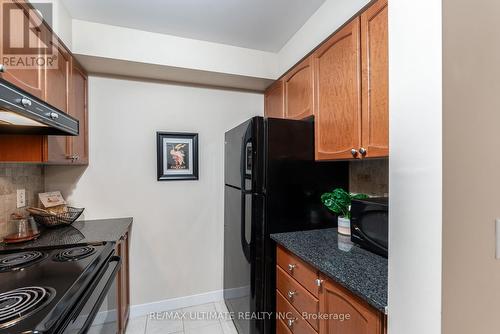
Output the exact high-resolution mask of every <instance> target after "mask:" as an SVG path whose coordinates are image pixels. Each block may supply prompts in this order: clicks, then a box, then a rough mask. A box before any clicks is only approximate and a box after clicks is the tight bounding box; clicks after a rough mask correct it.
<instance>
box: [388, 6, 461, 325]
mask: <svg viewBox="0 0 500 334" xmlns="http://www.w3.org/2000/svg"><path fill="white" fill-rule="evenodd" d="M441 30H442V17H441V1H440V0H421V1H411V0H399V1H391V2H390V4H389V91H390V94H389V96H390V98H389V107H390V116H389V121H390V129H389V131H390V132H389V133H390V151H391V158H390V162H389V193H390V212H389V219H390V222H391V224H390V230H389V244H390V248H389V333H390V334H421V333H426V334H437V333H440V332H441V257H442V256H441V253H442V252H441V247H442V240H441V236H442V87H441V83H442V61H441V56H442V37H441ZM457 293H458V291H457Z"/></svg>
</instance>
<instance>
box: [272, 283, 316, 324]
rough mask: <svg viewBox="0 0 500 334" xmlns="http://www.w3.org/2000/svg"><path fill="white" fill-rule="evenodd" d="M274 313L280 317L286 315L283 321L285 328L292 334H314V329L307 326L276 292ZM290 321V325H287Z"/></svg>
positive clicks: (298, 314)
mask: <svg viewBox="0 0 500 334" xmlns="http://www.w3.org/2000/svg"><path fill="white" fill-rule="evenodd" d="M276 312H278V313H280V314H281V315H286V317H287V318H286V319H283V321H284V322H285V323H286V325H287V327H288V328H289V329H290V331H291V332H292V333H294V334H316V331H315V330H314V328H312V327H311V325H309V323H308V322H307V321H306V320H305V319H304V318H302V316H301V315H300V313H299V312H297V310H295V309H294V308H293V306H292V305H290V303H289V302H287V301H286V299H285V297H283V295H282V294H281V293H280V292H279V291H278V290H276ZM288 321H291V323H287V322H288Z"/></svg>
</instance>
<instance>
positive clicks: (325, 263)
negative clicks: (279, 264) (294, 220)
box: [271, 229, 387, 313]
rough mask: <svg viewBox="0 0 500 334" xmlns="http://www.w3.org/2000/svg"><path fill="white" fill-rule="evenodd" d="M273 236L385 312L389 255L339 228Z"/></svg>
mask: <svg viewBox="0 0 500 334" xmlns="http://www.w3.org/2000/svg"><path fill="white" fill-rule="evenodd" d="M271 238H272V239H273V240H274V241H276V242H277V243H278V244H280V245H282V246H283V247H285V248H286V249H288V250H289V251H290V252H292V253H293V254H295V255H297V256H298V257H299V258H301V259H302V260H304V261H306V262H307V263H309V264H310V265H312V266H313V267H315V268H317V269H318V270H319V271H320V272H322V273H323V274H325V275H326V276H328V277H330V278H331V279H332V280H334V281H335V282H337V283H339V284H340V285H342V286H344V287H345V288H346V289H348V290H350V291H351V292H352V293H354V294H355V295H357V296H359V297H360V298H361V299H363V300H365V301H366V302H367V303H368V304H370V305H372V306H373V307H375V308H377V309H378V310H380V311H381V312H384V313H385V308H386V306H387V259H386V258H383V257H381V256H378V255H376V254H373V253H371V252H368V251H367V250H364V249H362V248H360V247H358V246H357V245H354V244H352V243H351V241H350V237H344V236H340V235H339V234H338V233H337V229H326V230H312V231H301V232H289V233H278V234H273V235H271Z"/></svg>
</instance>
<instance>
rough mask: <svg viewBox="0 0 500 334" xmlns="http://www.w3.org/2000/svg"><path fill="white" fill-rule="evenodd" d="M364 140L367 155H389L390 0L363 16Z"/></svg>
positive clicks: (379, 2)
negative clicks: (388, 4)
mask: <svg viewBox="0 0 500 334" xmlns="http://www.w3.org/2000/svg"><path fill="white" fill-rule="evenodd" d="M361 50H362V62H361V63H362V69H363V70H362V80H363V81H362V92H363V94H362V105H363V107H362V109H363V112H362V131H361V132H362V139H361V142H362V144H361V146H362V147H363V148H364V149H365V150H366V153H365V156H366V157H367V158H371V157H386V156H388V155H389V67H388V27H387V0H379V1H377V2H376V3H375V4H373V5H372V6H371V7H370V8H368V10H366V11H365V12H364V13H363V14H361Z"/></svg>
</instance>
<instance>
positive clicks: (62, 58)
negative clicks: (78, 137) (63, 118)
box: [44, 36, 71, 113]
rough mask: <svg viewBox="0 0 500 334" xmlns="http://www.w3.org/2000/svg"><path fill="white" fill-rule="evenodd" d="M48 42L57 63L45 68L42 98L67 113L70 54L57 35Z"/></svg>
mask: <svg viewBox="0 0 500 334" xmlns="http://www.w3.org/2000/svg"><path fill="white" fill-rule="evenodd" d="M50 43H51V45H52V50H53V52H54V56H55V57H56V61H57V64H56V65H55V66H53V67H48V68H47V70H46V79H45V82H46V84H45V94H44V95H45V97H44V100H45V102H47V103H48V104H50V105H51V106H54V107H56V108H57V109H59V110H61V111H62V112H65V113H68V109H69V94H68V93H69V84H70V74H71V54H70V52H69V51H68V50H66V48H65V47H64V46H63V45H62V44H60V43H59V42H58V41H57V37H55V36H54V37H53V40H52V41H51V42H50Z"/></svg>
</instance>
